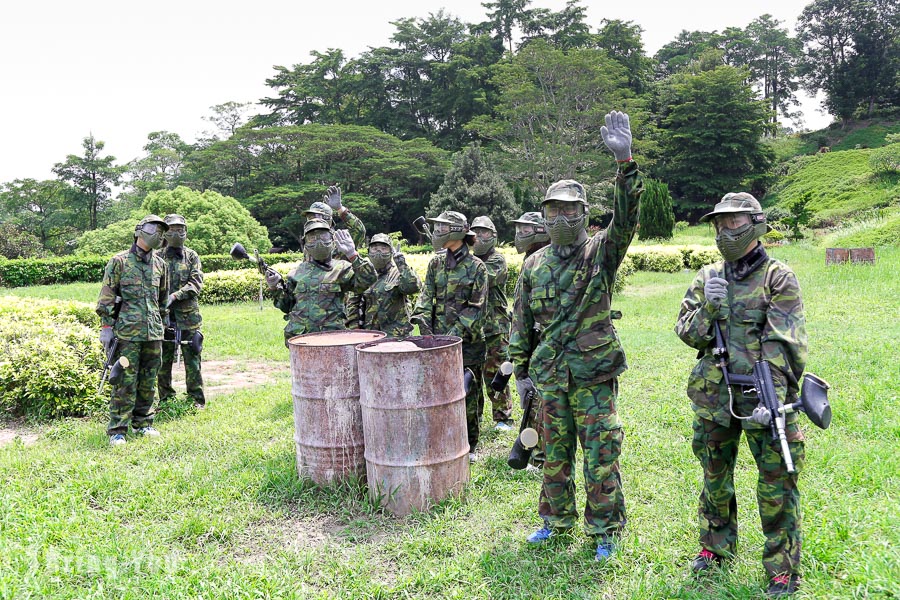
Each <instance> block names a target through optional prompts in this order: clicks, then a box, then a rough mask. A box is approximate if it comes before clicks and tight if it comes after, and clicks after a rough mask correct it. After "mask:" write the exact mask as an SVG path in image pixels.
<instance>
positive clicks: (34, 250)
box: [0, 222, 43, 259]
mask: <svg viewBox="0 0 900 600" xmlns="http://www.w3.org/2000/svg"><path fill="white" fill-rule="evenodd" d="M41 256H43V248H41V241H40V240H39V239H38V238H37V236H35V235H34V234H33V233H31V232H28V231H25V229H23V228H22V227H20V226H19V225H16V224H15V223H11V222H7V223H0V257H3V258H10V259H13V258H40V257H41Z"/></svg>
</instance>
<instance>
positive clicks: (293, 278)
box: [266, 219, 378, 346]
mask: <svg viewBox="0 0 900 600" xmlns="http://www.w3.org/2000/svg"><path fill="white" fill-rule="evenodd" d="M303 240H304V247H305V252H306V253H307V256H308V257H309V260H304V261H302V262H301V263H300V264H299V265H297V268H296V269H294V271H293V272H292V273H291V274H290V275H289V276H288V278H287V282H284V281H282V277H281V274H280V273H278V272H277V271H275V270H274V269H270V270H269V272H268V273H267V274H266V284H267V285H268V286H269V289H270V290H272V291H273V292H274V297H275V307H276V308H278V309H280V310H281V311H283V312H284V313H285V315H286V316H285V319H286V320H287V322H288V323H287V325H285V327H284V343H285V346H287V341H288V340H289V339H290V338H292V337H294V336H295V335H301V334H304V333H313V332H316V331H333V330H337V329H345V327H344V295H345V294H346V293H347V292H349V291H355V292H357V293H361V292H363V291H365V289H366V288H368V287H369V286H370V285H372V284H373V283H375V280H376V279H377V278H378V275H377V273H375V267H373V266H372V263H371V262H369V259H367V258H362V257H361V256H360V255H359V254H358V253H357V252H356V245H355V244H354V243H353V239H352V238H351V237H350V233H349V232H347V231H346V230H339V231H332V230H331V227H329V226H328V223H326V222H325V221H322V220H320V219H312V220H311V221H307V222H306V225H305V226H304V227H303ZM335 248H337V249H338V250H340V252H341V254H342V255H343V256H344V257H346V260H341V259H337V258H332V256H333V252H334V249H335Z"/></svg>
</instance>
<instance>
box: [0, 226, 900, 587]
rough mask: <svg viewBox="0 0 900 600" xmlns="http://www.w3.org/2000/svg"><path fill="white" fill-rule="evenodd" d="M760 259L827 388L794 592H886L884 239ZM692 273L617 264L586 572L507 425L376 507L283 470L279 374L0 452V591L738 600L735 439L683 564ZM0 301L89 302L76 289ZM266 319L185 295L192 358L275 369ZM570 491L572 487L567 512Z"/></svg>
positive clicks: (277, 333)
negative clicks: (136, 434)
mask: <svg viewBox="0 0 900 600" xmlns="http://www.w3.org/2000/svg"><path fill="white" fill-rule="evenodd" d="M690 235H692V236H694V237H696V238H698V239H699V238H700V237H702V236H700V235H698V233H697V231H695V230H694V228H692V231H691V234H690ZM710 238H711V235H710ZM710 238H706V239H703V240H702V242H700V243H706V244H709V243H711V239H710ZM692 239H693V238H692ZM678 242H679V243H695V242H688V241H686V240H678ZM773 254H775V256H777V257H778V258H781V259H782V260H784V261H786V262H787V263H788V264H790V265H791V266H792V267H793V268H794V269H795V271H796V272H797V274H798V277H799V279H800V282H801V285H802V287H803V293H804V300H805V303H806V310H807V319H808V331H809V337H810V359H809V369H810V371H813V372H815V373H817V374H818V375H820V376H822V377H824V378H825V379H827V380H828V381H830V382H831V383H832V385H833V389H832V392H831V399H832V403H833V406H834V414H835V417H834V423H833V425H832V427H831V429H829V430H828V431H821V430H817V429H815V428H814V427H813V426H812V425H811V424H810V423H809V422H808V421H805V422H804V425H805V433H806V434H807V463H806V465H805V469H804V472H803V473H802V475H801V479H800V482H801V483H800V488H801V492H802V494H803V507H804V522H803V533H804V553H803V571H804V582H803V587H802V588H801V592H800V593H799V594H798V595H797V596H796V597H797V598H817V599H818V598H897V597H898V596H900V591H898V590H900V504H898V498H900V392H898V387H900V384H898V382H900V366H898V365H900V362H898V360H897V357H896V353H897V348H898V346H897V340H898V339H900V300H898V298H900V278H898V277H897V273H898V267H900V250H898V249H886V250H884V251H881V252H880V254H879V260H878V263H877V264H876V265H874V266H857V265H852V266H851V265H845V266H837V267H825V266H824V249H822V248H810V247H803V246H796V247H789V248H788V247H786V248H780V249H776V250H774V251H773ZM693 276H694V274H693V273H689V272H681V273H675V274H659V273H641V272H639V273H636V274H635V275H634V276H633V277H632V278H631V280H630V284H629V287H628V288H627V289H626V291H625V292H624V293H623V294H622V295H621V296H619V297H617V298H616V299H615V300H614V305H615V306H614V307H615V308H618V309H620V310H621V311H622V312H623V313H624V318H623V319H622V320H621V321H618V322H617V326H618V329H619V334H620V337H621V339H622V342H623V344H624V346H625V349H626V351H627V353H628V357H629V364H630V367H631V368H630V369H629V370H628V371H627V372H626V373H625V374H624V375H623V376H622V378H621V388H620V390H621V397H620V401H619V402H620V404H619V408H620V413H621V417H622V420H623V421H624V423H625V428H626V440H625V445H624V449H623V455H622V459H621V466H622V473H623V479H624V484H625V491H626V502H627V504H628V516H629V523H628V530H627V533H626V535H625V536H624V538H623V540H622V545H621V550H620V552H619V553H618V554H617V556H616V558H615V559H614V560H613V561H611V562H610V563H608V564H605V565H600V564H596V563H594V562H593V560H592V558H593V550H594V548H593V546H591V545H590V544H589V542H588V540H587V538H585V537H584V536H583V534H582V533H581V532H580V531H579V532H576V533H575V534H573V535H571V536H564V537H562V538H561V539H557V540H554V541H553V542H552V543H550V544H549V545H548V546H546V547H540V548H532V547H529V546H528V545H527V544H526V543H525V541H524V538H525V536H526V535H527V534H528V533H530V532H531V531H532V530H533V529H535V528H536V527H537V526H539V519H538V517H537V494H538V489H539V481H538V479H537V478H536V477H535V476H533V475H531V474H529V473H524V472H513V471H511V470H510V469H509V468H508V467H507V466H506V464H505V457H506V454H507V452H508V449H509V446H510V445H511V444H512V442H513V439H514V438H513V435H512V434H497V433H495V432H493V431H492V430H490V425H491V424H490V423H489V422H485V424H484V432H483V437H484V438H485V443H484V457H483V458H482V459H481V460H480V461H479V462H478V463H476V464H475V465H474V467H473V470H472V481H471V483H470V485H469V487H468V489H467V493H466V496H465V498H464V499H454V500H449V501H446V502H444V503H442V504H440V505H439V506H437V507H436V508H435V509H434V510H433V511H431V512H429V513H423V514H418V515H414V516H412V517H408V518H405V519H400V518H396V517H393V516H390V515H388V514H385V513H383V512H382V511H380V510H379V509H378V507H377V506H375V505H373V504H372V503H370V502H369V501H368V500H367V498H366V495H365V488H364V486H363V485H361V484H358V483H357V484H348V485H345V486H341V487H337V488H329V489H320V488H317V487H316V486H314V485H312V484H311V483H309V482H308V481H301V480H298V477H297V474H296V470H295V462H294V444H293V440H292V436H293V429H294V424H293V416H292V408H291V399H290V380H289V377H288V376H286V375H280V376H278V377H276V379H275V382H274V383H272V384H271V385H267V386H264V387H257V388H253V389H250V390H243V391H239V392H235V393H232V394H226V395H220V396H217V397H214V398H212V399H211V401H210V403H209V408H208V409H207V410H206V411H204V412H201V413H196V414H194V413H189V414H186V415H183V416H180V417H178V418H170V419H161V420H160V421H159V422H158V428H159V429H160V430H161V431H162V438H161V439H159V440H155V441H153V440H142V439H134V440H130V441H129V443H128V445H127V446H126V447H124V448H121V449H115V450H113V449H111V448H110V447H109V446H108V444H107V439H106V436H105V435H104V423H102V422H100V421H90V420H88V421H84V420H75V419H72V420H67V421H63V422H58V423H55V424H53V425H51V426H48V427H46V428H45V429H44V430H43V435H42V437H41V438H40V439H39V440H38V441H37V442H36V443H35V444H34V445H31V446H28V447H26V446H24V445H22V444H21V443H13V444H11V445H8V446H6V447H4V448H2V449H0V480H2V481H3V486H2V488H0V507H2V510H0V597H2V598H147V597H159V598H293V597H320V598H411V597H415V598H560V599H563V598H603V599H612V598H640V599H643V598H735V599H744V598H746V599H749V598H759V597H761V596H762V592H763V590H764V586H765V581H764V575H763V571H762V567H761V565H760V555H761V550H762V543H763V536H762V533H761V531H760V529H759V517H758V515H757V513H756V502H755V480H756V475H755V473H756V471H755V467H754V466H753V464H752V459H751V458H750V456H749V452H748V451H747V449H746V446H744V447H743V448H742V450H741V457H740V461H739V465H738V469H737V474H736V478H737V486H738V504H739V510H740V517H739V518H740V522H741V540H740V546H739V556H738V557H737V559H736V560H735V562H734V563H733V564H732V566H731V568H730V569H729V570H728V571H725V572H722V573H719V574H716V575H713V576H711V577H708V578H705V579H702V580H696V579H694V578H692V577H691V576H690V575H689V573H688V564H689V561H690V559H691V558H692V557H693V556H694V554H696V552H697V550H698V546H697V524H696V502H697V500H696V496H697V493H698V490H699V480H700V469H699V466H698V465H697V463H696V460H695V459H694V457H693V455H692V453H691V449H690V437H691V418H692V412H691V409H690V405H689V401H688V400H687V398H686V397H685V394H684V387H685V383H686V381H687V375H688V372H689V371H690V369H691V367H692V366H693V364H694V352H693V351H691V349H689V348H688V347H686V346H684V345H683V344H682V343H681V342H680V341H679V340H678V339H677V337H676V336H675V335H674V333H673V332H672V327H673V325H674V319H675V315H676V314H677V311H678V305H679V302H680V300H681V297H682V295H683V294H684V291H685V289H686V288H687V286H688V285H689V283H690V281H691V280H692V278H693ZM4 292H11V293H15V294H18V295H21V296H40V297H57V298H74V299H79V300H84V301H90V302H93V301H95V299H96V294H97V286H96V285H95V284H85V285H81V284H74V285H69V286H58V287H49V288H39V287H34V288H24V289H16V290H8V291H7V290H4ZM282 323H283V321H282V320H281V315H280V313H278V312H277V311H276V310H274V309H273V308H271V307H270V306H266V307H265V308H264V310H262V311H260V310H259V307H258V306H257V305H251V304H248V305H225V306H215V307H205V308H204V328H205V332H206V335H207V338H206V341H207V350H206V352H205V358H209V359H218V358H240V359H242V360H248V361H261V360H262V361H270V362H276V361H277V362H287V360H288V357H287V351H286V350H285V349H284V346H283V345H282V336H281V326H282ZM488 421H489V415H488ZM576 471H577V472H578V473H579V478H578V481H579V486H580V485H581V475H580V470H579V469H576ZM583 498H584V495H583V490H582V489H581V488H580V487H579V495H578V499H579V506H580V507H583Z"/></svg>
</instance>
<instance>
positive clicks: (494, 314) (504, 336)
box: [478, 250, 512, 425]
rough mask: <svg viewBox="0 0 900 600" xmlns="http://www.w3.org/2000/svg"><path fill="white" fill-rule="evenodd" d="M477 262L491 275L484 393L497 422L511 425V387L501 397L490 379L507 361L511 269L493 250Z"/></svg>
mask: <svg viewBox="0 0 900 600" xmlns="http://www.w3.org/2000/svg"><path fill="white" fill-rule="evenodd" d="M478 258H480V259H481V261H482V262H483V263H484V266H485V267H486V268H487V273H488V303H487V309H486V311H485V316H484V338H485V345H486V348H487V358H486V360H485V363H484V369H483V378H484V382H483V383H484V389H485V393H486V394H488V395H489V397H490V400H491V408H492V410H491V413H492V414H491V416H492V417H493V419H494V422H495V423H507V424H509V425H512V399H511V398H510V395H509V386H507V388H506V389H505V390H503V391H502V392H500V393H499V394H497V393H496V392H494V391H493V390H492V389H491V379H493V377H494V374H495V373H497V371H499V370H500V365H501V364H502V363H503V361H505V360H506V349H507V346H508V345H509V324H510V320H509V301H508V300H507V298H506V281H507V279H508V278H509V267H507V265H506V259H505V258H503V255H502V254H500V253H499V252H497V251H496V250H491V251H490V252H488V253H487V254H485V255H483V256H479V257H478Z"/></svg>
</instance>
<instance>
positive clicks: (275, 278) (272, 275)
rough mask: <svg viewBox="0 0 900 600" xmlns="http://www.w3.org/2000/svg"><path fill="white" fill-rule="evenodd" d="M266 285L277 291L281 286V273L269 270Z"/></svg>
mask: <svg viewBox="0 0 900 600" xmlns="http://www.w3.org/2000/svg"><path fill="white" fill-rule="evenodd" d="M266 285H267V286H269V289H270V290H274V289H276V288H277V287H278V286H280V285H281V273H279V272H278V271H276V270H275V269H271V268H270V269H269V270H268V271H266Z"/></svg>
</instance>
